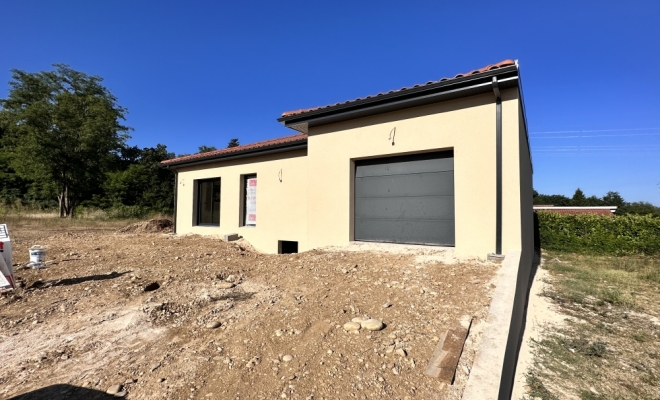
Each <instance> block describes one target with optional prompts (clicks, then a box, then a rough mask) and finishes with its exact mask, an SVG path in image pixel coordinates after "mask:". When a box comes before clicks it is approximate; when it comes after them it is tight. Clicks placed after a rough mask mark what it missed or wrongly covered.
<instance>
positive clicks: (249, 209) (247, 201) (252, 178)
mask: <svg viewBox="0 0 660 400" xmlns="http://www.w3.org/2000/svg"><path fill="white" fill-rule="evenodd" d="M241 191H242V192H243V218H242V221H241V223H242V225H243V226H257V175H256V174H253V175H243V187H242V190H241Z"/></svg>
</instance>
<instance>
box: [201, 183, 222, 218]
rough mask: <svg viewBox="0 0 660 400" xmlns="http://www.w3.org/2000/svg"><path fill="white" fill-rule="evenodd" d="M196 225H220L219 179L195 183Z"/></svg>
mask: <svg viewBox="0 0 660 400" xmlns="http://www.w3.org/2000/svg"><path fill="white" fill-rule="evenodd" d="M197 225H216V226H219V225H220V178H215V179H205V180H203V181H198V182H197Z"/></svg>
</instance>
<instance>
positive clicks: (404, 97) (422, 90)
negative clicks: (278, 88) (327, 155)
mask: <svg viewBox="0 0 660 400" xmlns="http://www.w3.org/2000/svg"><path fill="white" fill-rule="evenodd" d="M493 77H497V81H498V85H499V88H500V90H504V89H509V88H513V87H518V86H519V73H518V66H517V65H510V66H506V67H502V68H498V69H494V70H491V71H487V72H483V73H479V74H475V75H470V76H465V77H461V78H455V79H450V80H447V81H441V82H437V83H433V84H429V85H422V86H419V87H416V88H410V89H406V90H400V91H396V92H392V93H387V94H383V95H379V96H374V97H370V98H365V99H361V100H356V101H351V102H347V103H341V104H337V105H333V106H329V107H323V108H320V109H316V110H313V111H308V112H303V113H300V114H293V115H288V116H284V117H281V118H278V119H277V121H278V122H281V123H283V124H284V126H286V127H287V128H291V129H294V130H296V131H298V132H303V133H308V132H309V128H311V127H315V126H321V125H327V124H332V123H336V122H342V121H347V120H351V119H355V118H362V117H367V116H371V115H376V114H382V113H387V112H391V111H397V110H402V109H406V108H411V107H418V106H423V105H427V104H432V103H438V102H442V101H447V100H453V99H457V98H461V97H467V96H474V95H479V94H483V93H492V92H493V86H492V82H493Z"/></svg>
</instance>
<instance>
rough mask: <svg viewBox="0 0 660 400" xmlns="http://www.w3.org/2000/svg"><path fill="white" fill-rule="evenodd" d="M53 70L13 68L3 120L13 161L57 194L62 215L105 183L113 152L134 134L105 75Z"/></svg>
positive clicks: (64, 67) (18, 170) (21, 173)
mask: <svg viewBox="0 0 660 400" xmlns="http://www.w3.org/2000/svg"><path fill="white" fill-rule="evenodd" d="M54 67H55V69H54V70H53V71H42V72H37V73H31V72H25V71H21V70H17V69H14V70H12V80H11V81H10V82H9V85H10V89H9V95H8V97H7V98H6V99H2V100H0V106H1V107H2V109H1V110H0V114H1V115H2V116H1V117H0V120H3V121H5V128H6V131H7V132H6V134H7V136H8V138H9V146H8V147H9V149H8V150H9V151H8V158H9V165H10V166H11V167H12V168H13V169H14V170H15V171H16V173H17V174H18V175H19V176H21V177H23V178H26V179H29V180H32V181H33V182H35V183H37V184H38V185H39V186H41V187H42V188H45V189H46V190H48V191H50V192H51V193H52V195H53V196H57V200H58V204H59V214H60V217H72V216H73V211H74V209H75V207H76V205H77V204H79V202H80V201H81V200H82V199H83V198H85V196H89V195H90V193H91V192H93V191H94V190H96V189H97V188H98V187H100V186H101V185H102V182H103V180H104V178H105V174H106V172H107V170H108V169H109V167H110V165H111V163H112V160H113V156H114V155H116V154H117V153H118V152H119V151H120V150H121V149H122V148H123V147H124V146H125V143H126V140H127V139H128V138H129V136H128V133H127V132H128V131H129V130H130V128H129V127H127V126H124V125H122V124H121V123H120V121H122V120H125V115H126V113H127V110H126V109H125V108H123V107H121V106H120V105H118V104H117V98H116V97H115V96H114V95H113V94H112V93H111V92H110V91H109V90H108V89H107V88H105V87H104V86H103V85H101V82H102V80H103V79H102V78H100V77H98V76H89V75H87V74H85V73H82V72H78V71H74V70H73V69H71V68H70V67H69V66H67V65H64V64H55V65H54Z"/></svg>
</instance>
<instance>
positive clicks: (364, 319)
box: [351, 317, 369, 324]
mask: <svg viewBox="0 0 660 400" xmlns="http://www.w3.org/2000/svg"><path fill="white" fill-rule="evenodd" d="M368 320H369V317H355V318H353V319H352V320H351V321H352V322H357V323H358V324H361V323H363V322H364V321H368Z"/></svg>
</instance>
